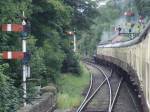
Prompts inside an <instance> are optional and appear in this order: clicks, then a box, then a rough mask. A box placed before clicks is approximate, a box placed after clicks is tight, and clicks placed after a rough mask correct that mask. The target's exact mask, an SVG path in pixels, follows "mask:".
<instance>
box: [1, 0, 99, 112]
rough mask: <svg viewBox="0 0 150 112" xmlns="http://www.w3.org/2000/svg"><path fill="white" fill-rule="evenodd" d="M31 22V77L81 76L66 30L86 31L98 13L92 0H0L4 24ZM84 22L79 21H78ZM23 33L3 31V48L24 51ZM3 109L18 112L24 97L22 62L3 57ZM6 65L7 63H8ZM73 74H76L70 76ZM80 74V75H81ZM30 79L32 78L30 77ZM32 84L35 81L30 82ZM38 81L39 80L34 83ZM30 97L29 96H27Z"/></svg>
mask: <svg viewBox="0 0 150 112" xmlns="http://www.w3.org/2000/svg"><path fill="white" fill-rule="evenodd" d="M23 11H24V12H25V16H26V17H27V18H26V22H28V23H29V22H30V23H31V33H30V35H29V36H28V37H29V38H28V40H27V50H28V52H30V53H31V55H32V56H31V60H30V63H29V64H30V66H31V79H35V80H38V81H41V85H42V86H45V85H47V84H48V83H55V84H57V83H58V82H57V81H58V79H59V77H60V74H61V72H63V73H68V72H69V73H70V74H73V75H76V76H79V74H80V73H81V69H80V66H79V61H78V58H77V56H76V55H75V54H74V52H72V49H71V48H72V46H71V45H70V41H69V40H72V39H69V38H71V37H69V36H68V35H66V34H65V32H66V31H70V30H72V31H73V30H74V29H75V30H76V32H77V37H78V35H79V32H78V31H84V30H86V29H87V28H89V27H90V26H91V24H92V18H94V16H95V14H96V13H97V12H96V10H95V4H94V2H92V1H90V0H74V1H72V0H0V18H1V24H7V23H22V18H20V17H21V16H22V12H23ZM79 22H80V23H82V24H78V23H79ZM21 47H22V46H21V38H20V33H13V32H2V31H0V51H1V52H2V51H21V49H22V48H21ZM0 63H1V66H0V111H1V112H11V111H12V112H15V111H16V109H17V108H18V107H19V106H20V104H21V103H22V102H20V101H22V100H23V98H22V94H21V93H22V92H21V91H22V89H20V88H22V87H21V86H22V85H21V83H22V67H21V66H22V62H21V61H16V60H0ZM3 65H8V66H7V67H5V66H3ZM70 77H73V76H70ZM78 78H79V77H78ZM30 81H31V80H30ZM27 83H28V84H27V85H28V87H27V88H28V91H27V92H28V97H31V99H33V98H32V97H34V96H35V95H34V94H33V93H32V92H33V90H34V88H29V87H31V86H33V83H32V82H29V80H28V81H27ZM30 84H32V85H30ZM35 85H36V84H35ZM27 100H29V99H27Z"/></svg>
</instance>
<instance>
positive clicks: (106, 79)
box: [76, 61, 123, 112]
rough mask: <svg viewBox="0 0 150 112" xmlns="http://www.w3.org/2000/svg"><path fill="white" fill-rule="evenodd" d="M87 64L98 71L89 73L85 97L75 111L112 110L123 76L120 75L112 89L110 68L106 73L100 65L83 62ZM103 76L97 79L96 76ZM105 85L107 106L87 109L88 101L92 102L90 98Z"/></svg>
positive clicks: (100, 111)
mask: <svg viewBox="0 0 150 112" xmlns="http://www.w3.org/2000/svg"><path fill="white" fill-rule="evenodd" d="M85 63H86V64H87V65H88V66H92V67H93V68H95V69H97V71H99V74H98V75H95V74H94V75H93V74H91V83H90V86H89V89H88V92H87V94H86V97H85V99H84V101H83V102H82V103H81V105H80V106H79V108H78V109H77V110H76V112H112V110H113V108H114V106H115V103H116V100H117V96H118V94H119V90H120V88H121V84H122V82H123V78H122V77H121V78H120V79H119V81H118V84H117V85H116V89H115V90H114V89H112V86H111V82H110V81H111V78H112V74H113V70H111V72H110V73H107V72H108V71H107V72H106V71H105V70H104V69H103V68H102V67H100V66H98V65H95V64H94V63H93V62H87V61H86V62H85ZM100 74H101V75H102V76H103V80H102V79H101V81H100V80H98V77H100V78H102V76H101V75H100ZM104 85H105V86H106V85H107V88H108V93H107V99H108V98H109V99H108V102H107V107H106V109H105V110H96V109H95V110H88V108H87V106H88V104H89V103H90V102H92V100H93V99H94V98H95V96H96V95H97V94H100V93H101V91H102V89H103V86H104ZM85 108H86V110H85Z"/></svg>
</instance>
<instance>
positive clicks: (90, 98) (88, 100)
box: [78, 76, 111, 112]
mask: <svg viewBox="0 0 150 112" xmlns="http://www.w3.org/2000/svg"><path fill="white" fill-rule="evenodd" d="M110 77H111V76H109V77H108V78H110ZM105 82H106V79H105V80H104V81H103V82H102V83H101V85H100V86H99V87H98V88H97V89H96V90H95V91H94V93H93V94H92V95H91V96H90V97H89V98H88V99H87V100H86V101H85V102H84V104H83V105H82V106H81V108H80V109H79V111H78V112H81V111H82V110H83V108H84V107H85V106H86V105H87V104H88V103H89V102H90V101H91V100H92V98H93V97H94V96H95V95H96V93H97V92H98V91H99V90H100V88H101V87H102V86H103V84H105Z"/></svg>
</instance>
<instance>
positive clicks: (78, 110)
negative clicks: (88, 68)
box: [76, 74, 93, 112]
mask: <svg viewBox="0 0 150 112" xmlns="http://www.w3.org/2000/svg"><path fill="white" fill-rule="evenodd" d="M92 86H93V75H92V74H91V81H90V87H89V89H88V92H87V94H86V97H85V98H84V100H83V102H82V103H81V105H80V106H79V107H78V109H77V111H76V112H80V108H81V107H82V106H83V104H84V102H85V101H86V100H87V99H88V97H89V95H90V92H91V89H92Z"/></svg>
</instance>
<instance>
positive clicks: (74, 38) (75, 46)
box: [73, 33, 77, 52]
mask: <svg viewBox="0 0 150 112" xmlns="http://www.w3.org/2000/svg"><path fill="white" fill-rule="evenodd" d="M73 40H74V41H73V42H74V49H73V51H74V52H76V50H77V45H76V34H75V33H74V35H73Z"/></svg>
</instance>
